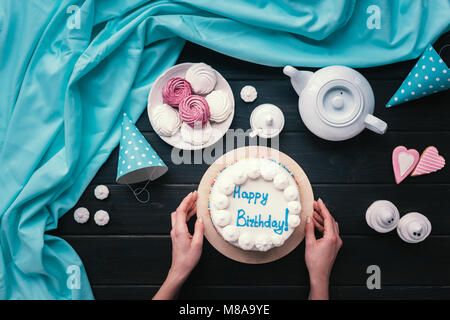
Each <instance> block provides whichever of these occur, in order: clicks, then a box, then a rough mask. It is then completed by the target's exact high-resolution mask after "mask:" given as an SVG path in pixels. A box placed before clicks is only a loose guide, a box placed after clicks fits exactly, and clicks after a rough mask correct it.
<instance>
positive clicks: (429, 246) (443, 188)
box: [54, 34, 450, 299]
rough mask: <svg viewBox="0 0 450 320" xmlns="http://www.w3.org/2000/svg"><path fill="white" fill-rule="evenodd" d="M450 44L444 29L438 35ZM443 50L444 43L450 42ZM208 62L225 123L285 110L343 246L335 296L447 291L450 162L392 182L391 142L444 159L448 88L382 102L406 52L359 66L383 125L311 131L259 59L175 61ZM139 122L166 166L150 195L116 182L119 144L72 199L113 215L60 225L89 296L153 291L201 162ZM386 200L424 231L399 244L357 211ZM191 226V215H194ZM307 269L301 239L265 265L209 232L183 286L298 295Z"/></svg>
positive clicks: (285, 85) (293, 149)
mask: <svg viewBox="0 0 450 320" xmlns="http://www.w3.org/2000/svg"><path fill="white" fill-rule="evenodd" d="M444 43H450V36H449V35H448V34H447V35H446V36H444V37H442V38H441V39H440V40H439V41H438V46H439V45H442V44H444ZM447 52H448V51H447ZM188 61H189V62H200V61H203V62H205V63H208V64H210V65H211V66H213V67H214V68H215V69H217V70H218V71H219V72H220V73H221V74H222V75H223V76H224V77H225V78H226V79H227V80H228V81H229V83H230V85H231V88H232V90H233V93H234V95H235V100H236V112H235V117H234V120H233V123H232V125H231V128H233V129H237V128H242V129H244V130H247V129H248V128H249V116H250V113H251V111H252V110H253V108H254V107H255V106H257V105H259V104H261V103H273V104H276V105H278V106H279V107H280V108H281V109H282V110H283V112H284V114H285V116H286V125H285V129H284V131H283V132H282V134H281V137H280V150H281V151H283V152H285V153H287V154H288V155H289V156H291V157H292V158H293V159H294V160H296V161H297V162H298V163H299V164H300V165H301V166H302V168H303V169H304V170H305V172H306V174H307V175H308V177H309V179H310V181H311V183H312V185H313V189H314V194H315V197H316V198H317V197H321V198H322V199H324V201H325V203H326V205H327V206H328V207H329V209H330V211H331V212H332V214H333V215H334V216H335V218H336V220H337V221H338V222H339V225H340V229H341V234H342V238H343V241H344V246H343V248H342V250H341V252H340V254H339V256H338V259H337V261H336V264H335V267H334V269H333V274H332V277H331V298H334V299H379V298H385V299H391V298H392V299H399V298H417V299H426V298H450V169H449V165H447V167H446V168H444V169H443V170H441V171H440V172H438V173H434V174H430V175H427V176H421V177H416V178H408V179H407V180H406V181H404V182H403V183H402V184H401V185H396V184H395V183H394V177H393V172H392V165H391V154H392V150H393V149H394V148H395V147H396V146H398V145H405V146H407V147H409V148H415V149H417V150H419V152H421V151H422V150H423V149H424V148H425V147H427V146H430V145H434V146H436V147H437V148H438V149H439V150H440V153H441V154H442V155H444V156H446V157H447V161H450V106H449V93H448V91H447V92H444V93H439V94H435V95H432V96H429V97H426V98H423V99H420V100H417V101H414V102H410V103H408V104H405V105H402V106H397V107H395V108H392V109H388V110H387V109H385V107H384V105H385V104H386V102H387V101H388V100H389V98H390V97H391V96H392V94H393V93H394V92H395V91H396V90H397V88H398V87H399V86H400V84H401V83H402V80H403V79H404V77H405V76H406V75H407V74H408V72H409V70H410V69H411V67H412V66H413V65H414V63H415V62H414V61H408V62H403V63H397V64H394V65H389V66H384V67H377V68H368V69H361V70H360V71H361V72H362V73H363V74H364V76H366V77H367V79H368V80H369V82H370V83H371V84H372V86H373V90H374V92H375V97H376V109H375V115H376V116H378V117H380V118H381V119H383V120H385V121H386V122H387V123H388V124H389V129H388V131H387V133H386V134H385V135H382V136H380V135H376V134H374V133H372V132H370V131H368V130H366V131H364V132H363V133H361V134H360V135H359V136H357V137H355V138H353V139H351V140H348V141H344V142H329V141H325V140H321V139H319V138H317V137H315V136H314V135H313V134H311V133H310V132H309V131H307V129H306V127H305V126H304V124H303V123H302V120H301V118H300V116H299V113H298V109H297V100H298V98H297V95H296V94H295V93H294V90H293V89H292V87H291V85H290V81H289V80H288V79H287V78H286V77H285V76H284V75H283V74H282V70H281V68H271V67H264V66H259V65H255V64H251V63H247V62H243V61H239V60H236V59H233V58H230V57H226V56H223V55H221V54H219V53H216V52H213V51H210V50H208V49H205V48H202V47H199V46H196V45H193V44H187V45H186V47H185V49H184V50H183V52H182V54H181V56H180V58H179V61H178V62H180V63H181V62H188ZM244 85H253V86H255V88H256V89H257V90H258V99H257V100H256V101H255V102H254V103H251V104H245V103H244V102H242V100H241V99H240V98H239V92H240V89H241V88H242V87H243V86H244ZM137 126H138V128H139V129H140V130H141V131H142V132H143V133H144V135H145V137H146V138H147V139H148V141H149V142H150V143H151V145H152V146H153V148H154V149H155V150H156V151H157V152H158V154H159V155H160V156H161V158H162V159H163V160H164V162H165V163H166V164H168V166H169V171H168V173H166V174H165V175H164V176H163V177H161V178H160V179H158V180H156V181H155V182H153V183H151V185H150V187H149V189H150V192H151V196H152V201H151V203H150V204H140V203H138V202H137V201H135V200H134V197H133V195H132V193H131V192H130V190H129V189H128V187H127V186H123V185H118V184H116V183H115V177H116V168H117V157H118V152H117V149H116V150H115V151H114V152H113V153H112V154H111V156H110V157H109V159H108V161H107V162H106V163H105V164H104V166H103V167H102V168H101V170H100V171H99V172H98V174H97V175H96V177H95V178H94V180H93V181H92V183H91V184H90V186H89V187H88V188H87V190H86V191H85V192H84V194H83V195H82V197H81V199H80V201H79V203H78V204H77V205H76V206H75V208H76V207H79V206H85V207H87V208H88V209H89V210H90V212H91V214H93V213H94V212H95V211H96V210H99V209H105V210H107V211H108V212H109V213H110V216H111V221H110V223H109V224H108V225H107V226H106V227H103V228H100V227H98V226H96V225H95V223H94V221H93V219H92V218H91V219H90V221H89V222H88V223H87V224H86V225H79V224H77V223H75V221H74V219H73V210H71V211H70V212H68V213H67V214H66V215H65V216H64V217H63V218H62V219H61V220H60V224H59V228H58V230H57V231H56V232H54V233H55V234H58V235H61V236H62V237H63V238H64V239H66V240H67V241H68V242H69V243H70V244H71V245H72V246H73V247H74V248H75V250H76V251H77V252H78V254H79V255H80V257H81V259H82V260H83V262H84V264H85V267H86V269H87V273H88V276H89V279H90V282H91V284H92V288H93V291H94V294H95V297H96V298H97V299H150V298H151V297H152V296H153V294H154V293H155V292H156V291H157V290H158V288H159V286H160V285H161V283H162V282H163V280H164V278H165V276H166V273H167V271H168V269H169V266H170V261H171V241H170V237H169V231H170V216H169V213H170V212H171V211H173V210H174V209H175V208H176V207H177V205H178V203H179V202H180V200H181V199H182V198H183V197H184V196H185V195H186V194H187V193H188V192H190V191H193V190H195V189H196V187H197V185H198V183H199V181H200V179H201V177H202V175H203V173H204V172H205V170H206V169H207V167H208V166H207V165H206V164H193V165H174V164H173V163H172V162H171V160H170V153H171V150H172V148H171V146H169V145H168V144H166V143H164V142H163V141H162V140H161V139H160V138H159V137H158V136H157V134H155V133H154V131H153V130H152V128H151V126H150V123H149V121H148V117H147V112H146V111H145V112H144V113H143V115H142V117H141V118H140V119H139V121H138V123H137ZM98 184H106V185H107V186H108V187H109V189H110V196H109V198H108V199H107V200H105V201H99V200H96V199H95V198H94V192H93V191H94V188H95V186H96V185H98ZM379 199H387V200H390V201H392V202H394V203H395V204H396V205H397V206H398V208H399V210H400V212H401V214H405V213H407V212H411V211H418V212H421V213H423V214H424V215H426V216H427V217H428V218H429V219H430V221H431V223H432V225H433V230H432V233H431V236H430V237H429V238H428V239H426V240H425V241H424V242H422V243H419V244H414V245H411V244H407V243H405V242H403V241H402V240H400V238H399V237H398V236H397V233H396V232H395V231H393V232H391V233H389V234H378V233H376V232H374V231H373V230H371V229H370V228H369V227H368V226H367V224H366V222H365V218H364V215H365V211H366V209H367V208H368V206H369V205H370V204H371V203H372V202H373V201H375V200H379ZM190 227H191V228H192V225H191V226H190ZM370 265H378V266H380V268H381V286H382V288H381V290H368V289H367V287H366V280H367V278H368V276H369V275H368V274H367V273H366V269H367V267H368V266H370ZM308 286H309V283H308V274H307V270H306V267H305V262H304V244H303V243H302V244H301V245H300V246H299V247H298V248H297V249H296V250H294V251H293V252H292V253H291V254H289V255H288V256H286V257H284V258H283V259H281V260H278V261H276V262H273V263H270V264H265V265H245V264H241V263H238V262H234V261H232V260H229V259H228V258H226V257H224V256H222V255H221V254H220V253H218V252H217V251H216V250H215V249H214V248H213V247H212V246H211V245H210V244H209V243H208V242H207V241H205V244H204V250H203V255H202V258H201V260H200V263H199V265H198V266H197V268H196V269H195V270H194V271H193V273H192V275H191V277H190V278H189V280H188V281H187V283H186V284H185V285H184V287H183V289H182V291H181V298H186V299H218V298H232V299H234V298H237V299H305V298H306V297H307V293H308Z"/></svg>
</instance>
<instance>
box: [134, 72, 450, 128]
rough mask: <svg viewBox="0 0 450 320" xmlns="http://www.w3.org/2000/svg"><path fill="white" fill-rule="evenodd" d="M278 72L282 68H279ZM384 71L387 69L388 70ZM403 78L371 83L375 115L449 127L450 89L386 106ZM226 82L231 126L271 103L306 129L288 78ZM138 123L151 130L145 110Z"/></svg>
mask: <svg viewBox="0 0 450 320" xmlns="http://www.w3.org/2000/svg"><path fill="white" fill-rule="evenodd" d="M279 72H281V69H280V70H279ZM380 72H383V71H380ZM386 72H387V73H389V71H386ZM402 81H403V80H375V81H372V83H371V85H372V87H373V90H374V94H375V101H376V107H375V115H376V116H378V117H379V118H380V119H383V120H384V121H386V123H388V125H389V132H392V131H409V130H413V131H425V130H426V131H448V130H450V126H449V124H448V122H449V117H448V114H449V113H448V100H449V98H450V91H446V92H441V93H437V94H434V95H430V96H428V97H424V98H422V99H418V100H415V101H411V102H409V103H407V104H404V105H402V106H396V107H393V108H390V109H386V108H385V105H386V103H387V102H388V101H389V99H390V98H391V97H392V95H393V94H394V93H395V91H396V90H397V89H398V88H399V87H400V85H401V83H402ZM229 83H230V86H231V89H232V91H233V94H234V98H235V110H236V112H235V115H234V119H233V123H232V124H231V128H232V129H238V128H241V129H243V130H247V129H249V128H250V124H249V119H250V114H251V112H252V111H253V109H254V108H255V107H256V106H258V105H259V104H262V103H272V104H275V105H277V106H279V107H280V108H281V110H283V113H284V116H285V119H286V121H285V127H284V132H290V131H307V128H306V126H305V125H304V124H303V121H302V119H301V118H300V114H299V111H298V96H297V94H296V93H295V92H294V90H293V88H292V86H291V84H290V81H289V80H288V79H287V78H286V79H284V80H273V81H255V80H247V81H229ZM245 85H252V86H254V87H255V88H256V90H257V91H258V99H257V100H256V101H255V102H252V103H245V102H243V101H242V100H241V98H240V91H241V89H242V87H243V86H245ZM424 116H426V121H424ZM406 119H407V120H406ZM137 126H138V128H139V130H141V131H142V132H147V131H148V132H150V131H153V128H152V126H151V125H150V122H149V119H148V115H147V110H145V111H144V113H143V114H142V116H141V117H140V118H139V120H138V122H137Z"/></svg>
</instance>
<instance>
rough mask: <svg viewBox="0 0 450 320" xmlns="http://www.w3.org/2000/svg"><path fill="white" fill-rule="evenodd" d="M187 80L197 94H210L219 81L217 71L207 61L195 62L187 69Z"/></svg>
mask: <svg viewBox="0 0 450 320" xmlns="http://www.w3.org/2000/svg"><path fill="white" fill-rule="evenodd" d="M185 78H186V80H187V81H188V82H189V83H190V84H191V88H192V91H193V92H194V93H196V94H203V95H205V94H208V93H210V92H211V91H213V90H214V87H215V86H216V82H217V74H216V71H215V70H214V69H213V68H211V67H210V66H209V65H207V64H205V63H203V62H202V63H195V64H193V65H192V66H191V67H190V68H189V69H188V70H187V71H186V77H185Z"/></svg>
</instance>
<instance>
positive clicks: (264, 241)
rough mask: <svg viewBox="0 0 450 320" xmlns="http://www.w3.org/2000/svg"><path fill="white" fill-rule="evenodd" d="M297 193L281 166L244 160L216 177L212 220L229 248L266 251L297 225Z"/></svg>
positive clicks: (286, 171)
mask: <svg viewBox="0 0 450 320" xmlns="http://www.w3.org/2000/svg"><path fill="white" fill-rule="evenodd" d="M275 177H277V178H275ZM230 190H231V191H230ZM286 190H287V191H286ZM286 194H287V195H286ZM298 194H299V190H298V187H297V184H296V182H295V179H294V178H293V176H292V175H291V173H290V172H289V171H288V170H287V169H286V168H285V167H283V166H282V165H281V164H278V163H276V162H274V161H272V160H270V159H257V158H251V159H243V160H240V161H238V162H236V163H234V164H231V165H229V166H227V167H225V168H224V169H223V170H221V172H220V173H219V174H218V175H217V177H216V178H215V182H214V183H213V184H212V186H211V193H210V198H209V209H210V214H211V220H212V223H213V225H214V227H215V228H216V230H217V231H218V233H219V234H221V235H222V237H223V238H224V239H225V240H226V241H227V242H229V243H231V244H232V245H234V246H237V247H239V248H242V249H244V250H253V251H267V250H270V249H271V248H273V247H277V246H281V245H283V243H284V242H285V241H286V239H288V238H289V236H290V235H291V234H292V232H293V230H294V229H295V227H297V226H298V225H299V224H300V218H299V214H300V210H301V205H300V202H299V201H298V200H297V199H298ZM287 198H289V199H287ZM225 209H226V210H225Z"/></svg>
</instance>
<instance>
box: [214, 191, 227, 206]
mask: <svg viewBox="0 0 450 320" xmlns="http://www.w3.org/2000/svg"><path fill="white" fill-rule="evenodd" d="M212 203H213V205H214V208H216V209H218V210H223V209H226V208H228V205H229V204H230V201H229V200H228V197H227V196H226V195H224V194H222V193H218V192H217V193H215V194H214V195H213V197H212Z"/></svg>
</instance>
